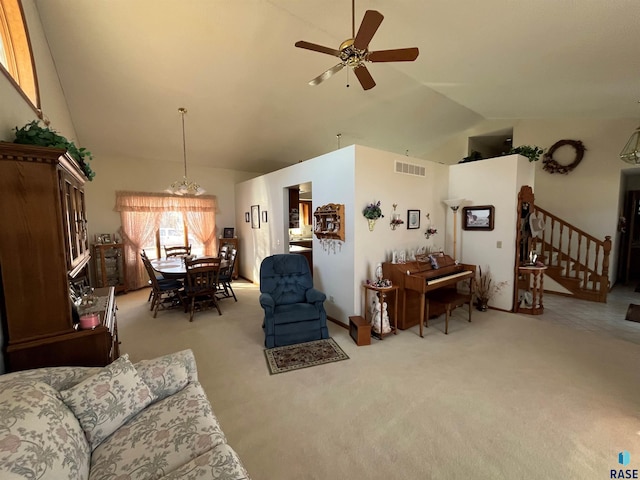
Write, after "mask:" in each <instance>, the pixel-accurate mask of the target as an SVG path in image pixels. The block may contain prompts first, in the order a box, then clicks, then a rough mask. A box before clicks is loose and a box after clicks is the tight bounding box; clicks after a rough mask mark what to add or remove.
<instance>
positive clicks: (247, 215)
mask: <svg viewBox="0 0 640 480" xmlns="http://www.w3.org/2000/svg"><path fill="white" fill-rule="evenodd" d="M244 221H245V222H247V223H249V222H250V221H251V214H250V213H249V212H244Z"/></svg>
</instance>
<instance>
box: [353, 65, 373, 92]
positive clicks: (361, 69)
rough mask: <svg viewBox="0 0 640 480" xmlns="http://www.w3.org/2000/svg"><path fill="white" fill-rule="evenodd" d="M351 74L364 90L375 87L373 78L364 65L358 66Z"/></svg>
mask: <svg viewBox="0 0 640 480" xmlns="http://www.w3.org/2000/svg"><path fill="white" fill-rule="evenodd" d="M353 73H355V74H356V77H358V81H359V82H360V85H362V88H363V89H364V90H370V89H372V88H373V87H375V86H376V82H374V81H373V77H372V76H371V74H370V73H369V70H367V67H365V66H364V65H359V66H357V67H355V68H354V69H353Z"/></svg>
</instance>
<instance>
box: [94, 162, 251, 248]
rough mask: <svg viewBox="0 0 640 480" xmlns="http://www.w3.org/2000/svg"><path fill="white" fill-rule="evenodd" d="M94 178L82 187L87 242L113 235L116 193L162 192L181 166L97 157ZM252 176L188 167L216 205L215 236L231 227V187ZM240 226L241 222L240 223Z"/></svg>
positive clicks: (116, 225)
mask: <svg viewBox="0 0 640 480" xmlns="http://www.w3.org/2000/svg"><path fill="white" fill-rule="evenodd" d="M92 168H93V170H94V171H95V172H96V176H95V178H94V180H93V181H92V182H89V183H87V185H86V187H85V196H86V204H87V218H88V219H89V222H88V229H89V235H90V236H89V238H91V239H93V238H94V237H93V236H94V234H96V233H112V234H113V233H116V232H117V231H118V229H119V228H120V214H119V213H118V212H115V211H114V210H113V207H114V205H115V199H116V191H120V190H126V191H134V192H158V193H160V192H162V191H164V189H165V188H167V187H168V186H169V185H170V184H171V183H172V182H174V181H176V180H179V179H181V178H182V174H183V170H182V168H183V166H182V164H181V163H178V162H160V161H156V162H153V161H149V160H141V159H135V158H105V157H99V158H96V159H95V160H94V161H93V162H92ZM256 175H257V174H255V173H249V172H240V171H236V170H225V169H221V168H209V167H203V166H200V165H195V164H193V165H192V164H191V163H189V177H190V179H192V180H195V181H197V182H198V183H199V184H200V185H201V186H202V187H203V188H204V189H205V190H206V193H207V194H208V195H215V196H216V199H217V201H218V209H217V212H216V230H217V236H221V235H222V229H223V228H224V227H235V228H237V227H238V225H237V224H236V217H237V216H236V211H235V184H236V183H238V182H242V181H245V180H247V179H248V178H252V177H254V176H256ZM242 221H243V222H244V219H243V220H242ZM241 248H242V247H241Z"/></svg>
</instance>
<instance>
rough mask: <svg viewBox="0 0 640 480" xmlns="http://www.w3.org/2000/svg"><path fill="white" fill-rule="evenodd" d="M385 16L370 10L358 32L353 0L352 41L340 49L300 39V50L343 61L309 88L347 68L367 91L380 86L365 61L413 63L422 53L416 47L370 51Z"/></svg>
mask: <svg viewBox="0 0 640 480" xmlns="http://www.w3.org/2000/svg"><path fill="white" fill-rule="evenodd" d="M383 19H384V16H383V15H382V14H381V13H380V12H378V11H376V10H367V11H366V12H365V14H364V17H363V19H362V23H361V24H360V28H359V29H358V33H355V0H352V1H351V38H348V39H347V40H345V41H344V42H342V43H341V44H340V47H339V49H338V50H335V49H333V48H329V47H325V46H322V45H317V44H315V43H310V42H305V41H304V40H300V41H298V42H296V43H295V46H296V47H298V48H304V49H307V50H311V51H314V52H320V53H324V54H327V55H331V56H334V57H338V58H339V59H340V63H338V64H337V65H335V66H334V67H331V68H330V69H329V70H327V71H325V72H324V73H322V74H320V75H318V76H317V77H316V78H314V79H312V80H311V81H310V82H309V85H319V84H320V83H322V82H324V81H325V80H327V79H328V78H330V77H331V76H333V75H334V74H335V73H337V72H339V71H340V70H342V68H344V67H350V68H351V69H353V71H354V73H355V75H356V78H357V79H358V81H359V82H360V85H361V86H362V88H363V89H364V90H369V89H371V88H373V87H375V86H376V82H375V81H374V80H373V77H372V76H371V74H370V73H369V71H368V70H367V67H366V65H365V62H412V61H414V60H415V59H416V58H417V57H418V54H419V51H418V49H417V48H416V47H412V48H399V49H393V50H380V51H376V52H370V51H369V42H370V41H371V39H372V38H373V36H374V35H375V33H376V32H377V31H378V27H380V24H381V23H382V20H383ZM347 86H349V85H348V84H347Z"/></svg>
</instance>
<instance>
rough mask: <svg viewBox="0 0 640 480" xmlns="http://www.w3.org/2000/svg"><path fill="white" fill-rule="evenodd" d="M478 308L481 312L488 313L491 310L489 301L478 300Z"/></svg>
mask: <svg viewBox="0 0 640 480" xmlns="http://www.w3.org/2000/svg"><path fill="white" fill-rule="evenodd" d="M476 308H477V309H478V310H480V311H481V312H486V311H487V310H488V309H489V300H486V299H478V301H477V303H476Z"/></svg>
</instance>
